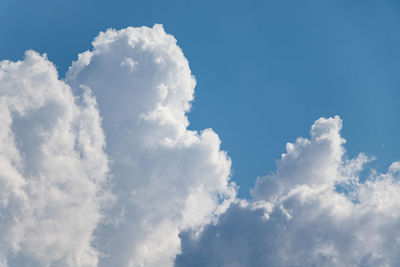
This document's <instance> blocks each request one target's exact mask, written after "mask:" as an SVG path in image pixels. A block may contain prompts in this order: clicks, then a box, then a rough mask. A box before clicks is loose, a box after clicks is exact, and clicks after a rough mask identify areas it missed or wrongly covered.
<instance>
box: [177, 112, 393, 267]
mask: <svg viewBox="0 0 400 267" xmlns="http://www.w3.org/2000/svg"><path fill="white" fill-rule="evenodd" d="M341 125H342V122H341V120H340V119H339V118H338V117H335V118H330V119H324V118H321V119H319V120H317V121H316V122H315V123H314V125H313V126H312V128H311V139H305V138H298V139H297V140H296V142H295V143H294V144H290V143H289V144H287V145H286V150H287V151H286V153H285V154H283V155H282V158H281V159H280V161H279V162H278V166H277V171H276V172H275V174H273V175H269V176H266V177H263V178H259V179H258V180H257V182H256V185H255V188H254V189H253V190H252V194H253V196H254V199H253V200H252V201H250V202H246V201H239V202H238V203H236V204H234V205H233V206H231V207H230V208H229V209H228V210H227V212H226V213H224V214H223V215H221V217H220V219H219V222H218V223H217V224H210V225H209V226H207V227H206V228H205V230H204V231H203V233H202V234H201V235H200V236H198V235H197V236H192V233H191V232H190V231H188V232H186V233H182V234H181V237H182V239H183V247H182V249H183V252H182V254H181V255H178V257H177V260H176V266H398V265H399V264H400V256H399V255H400V253H399V252H400V234H399V233H398V229H399V227H400V184H399V179H400V176H399V173H398V165H399V163H398V162H396V163H393V164H392V166H391V167H390V168H389V171H388V172H387V173H386V174H378V173H376V172H375V173H373V174H372V175H371V177H369V178H368V179H367V181H365V182H361V181H362V180H363V179H360V177H359V175H360V172H361V170H362V169H363V168H364V166H365V164H366V163H367V162H368V161H369V160H370V159H369V158H367V157H366V156H365V155H363V154H360V155H359V157H357V158H355V159H352V160H347V159H346V158H345V157H344V152H345V151H344V148H343V144H344V140H343V139H342V138H341V136H340V129H341ZM344 189H346V190H349V191H347V192H346V193H343V192H342V193H340V192H341V190H344Z"/></svg>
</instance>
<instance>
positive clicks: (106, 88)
mask: <svg viewBox="0 0 400 267" xmlns="http://www.w3.org/2000/svg"><path fill="white" fill-rule="evenodd" d="M194 87H195V79H194V77H193V76H192V75H191V72H190V69H189V65H188V62H187V60H186V58H185V57H184V55H183V53H182V51H181V50H180V48H179V47H178V46H177V44H176V40H175V39H174V38H173V36H171V35H169V34H166V33H165V32H164V30H163V28H162V26H160V25H155V26H154V27H153V28H147V27H141V28H126V29H123V30H120V31H117V30H107V31H106V32H103V33H100V34H99V35H98V36H97V37H96V39H95V40H94V42H93V48H92V49H91V50H90V51H86V52H83V53H82V54H80V55H79V56H78V59H77V60H76V61H75V62H73V64H72V66H71V67H70V69H69V71H68V73H67V75H66V78H65V79H64V80H62V79H59V77H58V74H57V71H56V69H55V67H54V66H53V65H52V64H51V63H50V62H49V61H48V60H47V58H46V56H45V55H39V54H37V53H35V52H33V51H28V52H26V55H25V58H24V60H22V61H18V62H10V61H2V62H0V118H1V122H2V124H1V125H0V266H78V267H79V266H173V265H175V266H397V265H399V264H400V256H399V255H400V235H399V233H398V229H400V218H399V217H400V185H399V179H400V163H399V162H395V163H393V164H392V165H391V166H390V168H389V170H388V171H387V173H384V174H380V173H377V172H372V173H371V175H370V176H369V177H360V173H362V170H364V169H365V165H366V164H367V163H368V161H370V160H371V159H370V158H368V157H367V156H365V155H363V154H360V155H359V156H358V157H357V158H355V159H347V158H346V153H345V149H344V143H345V141H344V139H343V138H342V137H341V135H340V130H341V127H342V121H341V120H340V118H339V117H334V118H328V119H325V118H321V119H319V120H317V121H316V122H315V123H314V125H313V126H312V128H311V138H310V139H306V138H298V139H297V140H296V142H295V143H289V144H287V145H286V153H284V154H282V157H281V159H280V160H279V162H278V166H277V170H276V171H275V172H274V173H273V174H271V175H268V176H265V177H261V178H258V179H257V180H256V182H255V186H254V188H253V189H252V190H251V194H252V199H250V200H240V199H237V198H236V188H235V184H233V183H232V182H230V175H231V170H230V169H231V162H230V159H229V157H228V156H227V154H226V153H225V152H224V151H221V150H220V140H219V138H218V136H217V135H216V134H215V133H214V132H213V131H212V130H211V129H206V130H204V131H201V132H197V131H191V130H188V129H187V128H188V125H189V121H188V118H187V112H188V111H189V110H190V103H191V101H192V100H193V95H194Z"/></svg>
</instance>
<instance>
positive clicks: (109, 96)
mask: <svg viewBox="0 0 400 267" xmlns="http://www.w3.org/2000/svg"><path fill="white" fill-rule="evenodd" d="M67 81H68V83H69V84H71V85H72V87H73V89H74V90H75V91H77V92H79V88H90V89H91V90H92V91H93V93H94V94H95V95H96V98H97V101H98V104H99V108H100V115H101V116H102V118H103V128H104V131H105V133H106V136H107V150H106V151H107V153H108V155H109V156H110V158H111V160H112V163H111V165H110V166H111V173H112V175H113V181H114V183H113V191H114V193H115V194H116V196H117V204H116V205H115V207H114V208H113V209H112V210H111V211H110V213H109V214H108V216H107V217H108V218H109V219H110V221H109V222H108V223H109V224H108V225H104V226H101V227H99V229H98V231H97V235H98V236H99V238H100V242H98V249H99V250H100V251H102V253H104V257H103V258H102V261H101V264H100V265H101V266H171V265H172V263H173V259H174V257H175V255H176V254H177V253H178V252H179V249H180V239H179V237H178V234H179V232H180V231H182V230H184V229H187V228H198V227H201V226H202V225H203V224H205V223H207V222H210V221H211V220H213V219H214V218H215V216H216V215H217V214H218V213H220V212H221V211H222V210H223V209H224V206H227V205H228V204H229V202H230V201H231V200H232V199H233V198H234V196H235V189H234V187H233V186H232V185H231V184H229V178H230V167H231V162H230V159H229V158H228V157H227V155H226V153H225V152H222V151H220V150H219V144H220V140H219V138H218V136H217V135H216V134H215V133H214V132H213V131H212V130H210V129H208V130H204V131H203V132H201V133H198V132H195V131H189V130H187V126H188V125H189V123H188V119H187V117H186V112H188V111H189V109H190V101H191V100H192V99H193V94H194V86H195V79H194V78H193V76H192V75H191V73H190V69H189V65H188V62H187V60H186V58H185V57H184V56H183V53H182V51H181V49H180V48H179V47H178V46H177V45H176V40H175V39H174V38H173V37H172V36H171V35H168V34H166V33H165V32H164V30H163V28H162V26H161V25H155V26H154V27H153V28H152V29H151V28H147V27H142V28H127V29H124V30H121V31H115V30H108V31H107V32H105V33H101V34H100V35H99V36H98V37H97V38H96V39H95V40H94V42H93V50H92V51H87V52H84V53H82V54H80V55H79V59H78V61H76V62H74V63H73V65H72V67H71V68H70V70H69V72H68V74H67Z"/></svg>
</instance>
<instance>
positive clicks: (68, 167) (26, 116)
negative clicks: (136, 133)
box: [0, 51, 110, 266]
mask: <svg viewBox="0 0 400 267" xmlns="http://www.w3.org/2000/svg"><path fill="white" fill-rule="evenodd" d="M79 101H80V104H79V105H78V104H77V103H76V101H75V99H74V96H73V95H72V93H71V90H70V88H69V86H68V85H67V84H65V83H64V82H62V81H60V80H59V79H58V75H57V71H56V69H55V67H54V66H53V65H52V64H51V63H50V62H49V61H48V60H47V58H46V56H45V55H42V56H41V55H39V54H37V53H35V52H33V51H28V52H26V54H25V59H24V60H23V61H18V62H10V61H2V62H1V63H0V109H1V111H0V116H1V126H0V148H1V149H0V210H1V212H0V232H1V238H0V264H1V265H2V266H6V265H7V264H10V265H13V266H21V265H24V266H36V265H38V266H46V265H49V264H51V263H52V264H56V263H57V264H59V265H61V264H64V265H69V266H90V265H91V266H94V265H96V264H97V259H98V252H97V251H96V250H95V249H93V248H92V247H91V242H92V241H93V236H92V233H93V231H94V229H95V228H96V226H97V224H98V222H99V220H100V219H101V217H102V214H101V210H102V206H103V205H102V203H103V202H107V201H108V199H109V197H110V194H108V193H107V190H105V189H104V185H106V184H107V172H108V167H107V165H108V163H107V162H108V159H107V156H106V155H105V153H104V152H103V147H104V135H103V131H102V129H101V127H100V117H99V115H98V112H97V106H96V102H95V100H94V99H93V97H92V96H91V95H90V92H89V91H84V92H83V94H82V95H81V98H80V99H79Z"/></svg>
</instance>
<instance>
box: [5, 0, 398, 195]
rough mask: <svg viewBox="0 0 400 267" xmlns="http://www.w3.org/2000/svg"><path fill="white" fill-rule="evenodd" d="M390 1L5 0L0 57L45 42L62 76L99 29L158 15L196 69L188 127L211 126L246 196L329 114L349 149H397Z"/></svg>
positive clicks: (393, 7)
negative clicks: (337, 119)
mask: <svg viewBox="0 0 400 267" xmlns="http://www.w3.org/2000/svg"><path fill="white" fill-rule="evenodd" d="M399 12H400V6H399V3H398V2H396V1H389V0H387V1H310V0H307V1H286V0H284V1H246V2H243V1H120V0H118V1H113V3H112V4H111V2H109V1H89V0H85V1H42V0H40V1H34V2H33V1H20V0H17V1H10V0H3V1H1V3H0V36H1V42H0V58H1V59H13V60H17V59H21V58H22V56H23V53H24V51H25V50H27V49H34V50H36V51H39V52H41V53H44V52H46V53H47V54H48V57H49V59H50V60H52V61H53V62H54V64H56V65H57V67H58V69H59V72H60V76H64V74H65V72H66V70H67V68H68V67H69V66H70V64H71V62H72V60H75V59H76V55H77V54H78V53H80V52H82V51H84V50H86V49H89V48H90V42H91V40H92V39H93V38H94V36H96V35H97V33H98V32H99V31H104V30H106V29H107V28H110V27H113V28H116V29H120V28H123V27H126V26H142V25H147V26H152V25H153V24H154V23H162V24H163V25H164V28H165V29H166V31H167V32H168V33H171V34H173V35H174V36H175V38H176V39H177V40H178V45H179V46H180V47H181V48H182V49H183V52H184V54H185V56H186V57H187V58H188V59H189V62H190V68H191V70H192V73H193V74H194V75H195V76H196V79H197V87H196V98H195V101H194V103H193V109H192V112H191V113H190V115H189V116H190V121H191V128H193V129H203V128H209V127H211V128H212V129H214V130H215V131H216V132H217V133H218V134H219V136H220V137H221V139H222V148H223V149H225V150H227V151H228V153H229V155H230V156H231V158H232V160H233V169H234V180H235V181H237V183H238V184H239V185H240V187H241V189H240V190H239V193H240V195H243V196H247V192H248V189H249V188H250V187H251V186H252V185H253V181H254V179H255V177H257V176H262V175H265V174H267V173H268V172H270V171H273V170H274V168H275V160H276V159H277V158H279V157H280V154H281V153H282V152H284V145H285V143H286V142H288V141H294V140H295V138H296V137H297V136H307V135H308V129H309V127H310V126H311V124H312V123H313V121H314V120H316V119H318V118H319V117H322V116H332V115H336V114H337V115H340V116H341V118H342V119H343V120H344V129H343V136H344V138H346V139H347V141H348V142H347V145H346V148H347V150H348V153H349V154H350V155H352V156H354V155H356V154H358V153H359V152H361V151H363V152H365V153H367V154H369V155H375V156H376V157H377V158H378V160H377V161H376V162H375V163H373V164H372V166H374V167H375V168H378V169H386V168H387V167H388V165H389V164H390V163H391V162H392V161H394V160H398V159H399V158H400V154H399V150H398V147H399V146H400V139H399V138H398V136H400V126H399V125H400V119H399V116H398V114H399V113H400V105H399V104H398V99H399V98H400V90H399V84H400V73H399V72H400V68H399V62H400V50H399V49H398V48H399V47H400V34H399V31H400V17H399Z"/></svg>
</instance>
